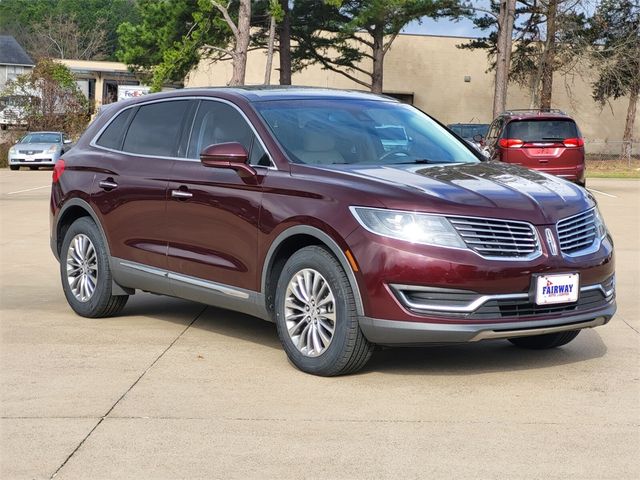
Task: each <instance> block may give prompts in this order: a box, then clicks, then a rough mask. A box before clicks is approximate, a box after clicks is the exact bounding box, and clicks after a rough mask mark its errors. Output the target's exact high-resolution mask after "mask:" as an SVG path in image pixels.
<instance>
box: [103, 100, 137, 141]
mask: <svg viewBox="0 0 640 480" xmlns="http://www.w3.org/2000/svg"><path fill="white" fill-rule="evenodd" d="M132 111H133V109H131V108H129V109H127V110H125V111H124V112H122V113H121V114H120V115H118V116H117V117H116V118H115V119H114V120H113V121H112V122H111V123H110V124H109V126H108V127H107V128H106V130H105V131H104V132H102V135H100V138H99V139H98V141H97V142H96V143H97V144H98V145H100V146H101V147H105V148H111V149H113V150H120V149H121V148H122V138H123V137H124V129H125V127H126V126H127V121H128V120H129V116H130V115H131V112H132Z"/></svg>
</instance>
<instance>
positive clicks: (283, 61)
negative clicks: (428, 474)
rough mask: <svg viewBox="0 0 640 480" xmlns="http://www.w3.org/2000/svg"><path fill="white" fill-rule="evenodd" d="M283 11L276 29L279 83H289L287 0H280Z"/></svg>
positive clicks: (289, 30)
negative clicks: (278, 26)
mask: <svg viewBox="0 0 640 480" xmlns="http://www.w3.org/2000/svg"><path fill="white" fill-rule="evenodd" d="M280 6H281V7H282V10H283V12H284V17H283V18H282V22H280V28H279V29H278V53H279V56H280V85H291V12H290V11H289V0H280Z"/></svg>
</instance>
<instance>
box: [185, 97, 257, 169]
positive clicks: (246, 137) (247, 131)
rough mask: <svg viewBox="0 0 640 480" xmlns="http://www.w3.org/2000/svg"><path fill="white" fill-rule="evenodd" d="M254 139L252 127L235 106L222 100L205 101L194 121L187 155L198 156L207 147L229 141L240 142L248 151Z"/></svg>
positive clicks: (190, 156)
mask: <svg viewBox="0 0 640 480" xmlns="http://www.w3.org/2000/svg"><path fill="white" fill-rule="evenodd" d="M252 141H253V132H252V131H251V127H249V125H248V124H247V122H246V120H245V119H244V118H243V117H242V115H241V114H240V113H239V112H238V111H237V110H236V109H235V108H233V107H232V106H230V105H227V104H226V103H222V102H215V101H203V102H202V103H201V104H200V107H199V108H198V113H197V115H196V119H195V122H194V123H193V130H192V131H191V138H190V140H189V150H188V153H187V156H188V157H189V158H198V157H199V156H200V152H202V150H204V148H205V147H208V146H209V145H215V144H218V143H228V142H238V143H240V144H242V146H243V147H244V148H246V150H247V152H248V151H250V150H251V143H252ZM258 143H259V142H256V144H258Z"/></svg>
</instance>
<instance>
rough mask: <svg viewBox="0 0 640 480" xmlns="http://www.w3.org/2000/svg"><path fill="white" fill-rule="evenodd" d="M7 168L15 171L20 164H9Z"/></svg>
mask: <svg viewBox="0 0 640 480" xmlns="http://www.w3.org/2000/svg"><path fill="white" fill-rule="evenodd" d="M9 168H10V169H11V170H13V171H14V172H15V171H16V170H20V165H9Z"/></svg>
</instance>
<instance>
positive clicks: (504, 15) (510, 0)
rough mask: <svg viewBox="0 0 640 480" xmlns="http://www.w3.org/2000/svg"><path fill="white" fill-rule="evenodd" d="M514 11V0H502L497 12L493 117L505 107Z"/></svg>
mask: <svg viewBox="0 0 640 480" xmlns="http://www.w3.org/2000/svg"><path fill="white" fill-rule="evenodd" d="M515 12H516V0H502V1H501V2H500V12H499V14H498V43H497V49H496V78H495V89H494V95H493V117H494V118H495V117H496V116H497V115H499V114H500V113H501V112H503V111H504V110H505V108H506V104H507V86H508V84H509V69H510V67H511V48H512V42H513V22H514V19H515Z"/></svg>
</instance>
